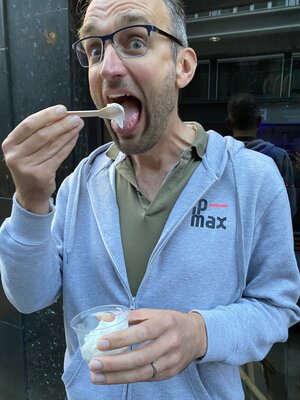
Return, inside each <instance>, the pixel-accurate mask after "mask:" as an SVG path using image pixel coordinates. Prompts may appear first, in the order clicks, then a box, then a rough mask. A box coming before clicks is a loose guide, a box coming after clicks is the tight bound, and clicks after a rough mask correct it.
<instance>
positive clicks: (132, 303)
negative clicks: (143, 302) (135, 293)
mask: <svg viewBox="0 0 300 400" xmlns="http://www.w3.org/2000/svg"><path fill="white" fill-rule="evenodd" d="M129 308H130V310H135V297H132V298H131V301H130V307H129Z"/></svg>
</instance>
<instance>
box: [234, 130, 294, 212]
mask: <svg viewBox="0 0 300 400" xmlns="http://www.w3.org/2000/svg"><path fill="white" fill-rule="evenodd" d="M235 139H237V140H240V141H241V142H243V143H244V144H245V146H246V147H247V148H248V149H251V150H255V151H258V152H260V153H263V154H265V155H267V156H269V157H271V158H273V160H274V161H275V164H276V165H277V168H278V169H279V171H280V174H281V176H282V178H283V180H284V183H285V186H286V190H287V192H288V196H289V201H290V207H291V213H292V216H293V217H294V216H295V215H296V213H297V198H296V189H295V183H294V173H293V166H292V163H291V160H290V157H289V155H288V153H287V152H286V151H285V150H284V149H282V148H281V147H277V146H275V145H274V144H273V143H270V142H266V141H265V140H262V139H257V138H256V137H255V136H236V137H235Z"/></svg>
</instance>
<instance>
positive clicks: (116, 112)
mask: <svg viewBox="0 0 300 400" xmlns="http://www.w3.org/2000/svg"><path fill="white" fill-rule="evenodd" d="M67 114H69V115H78V116H79V117H82V118H86V117H99V118H105V119H112V120H114V121H116V123H117V124H118V125H119V127H120V128H123V126H124V120H125V112H124V108H123V107H122V106H121V105H120V104H118V103H110V104H107V106H106V107H104V108H101V110H84V111H68V112H67Z"/></svg>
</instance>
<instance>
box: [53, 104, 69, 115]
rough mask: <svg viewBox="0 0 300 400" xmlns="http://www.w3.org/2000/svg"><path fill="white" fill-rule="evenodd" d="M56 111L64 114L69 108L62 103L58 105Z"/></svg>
mask: <svg viewBox="0 0 300 400" xmlns="http://www.w3.org/2000/svg"><path fill="white" fill-rule="evenodd" d="M55 112H56V114H57V115H64V114H65V113H66V112H67V109H66V107H65V106H62V105H60V106H57V107H56V109H55Z"/></svg>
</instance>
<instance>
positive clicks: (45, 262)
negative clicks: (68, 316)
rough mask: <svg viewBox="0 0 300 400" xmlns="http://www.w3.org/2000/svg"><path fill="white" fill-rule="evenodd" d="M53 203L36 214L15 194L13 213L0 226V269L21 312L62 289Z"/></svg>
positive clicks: (6, 289)
mask: <svg viewBox="0 0 300 400" xmlns="http://www.w3.org/2000/svg"><path fill="white" fill-rule="evenodd" d="M54 212H55V211H54V207H53V205H50V212H49V214H46V215H37V214H33V213H31V212H29V211H26V210H25V209H23V208H22V207H21V206H20V205H19V204H18V203H17V201H16V199H15V196H14V198H13V208H12V213H11V216H10V217H9V218H7V219H6V220H5V221H4V223H3V224H2V226H1V229H0V271H1V279H2V284H3V289H4V292H5V294H6V296H7V298H8V299H9V301H10V302H11V303H12V304H13V305H14V306H15V307H16V308H17V309H18V310H19V311H20V312H22V313H31V312H34V311H37V310H39V309H42V308H44V307H46V306H48V305H50V304H52V303H53V302H54V301H55V300H56V299H57V297H58V296H59V293H60V288H61V273H60V263H61V260H60V255H59V254H58V252H57V249H56V247H55V245H54V242H53V239H52V235H51V224H52V219H53V215H54Z"/></svg>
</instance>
